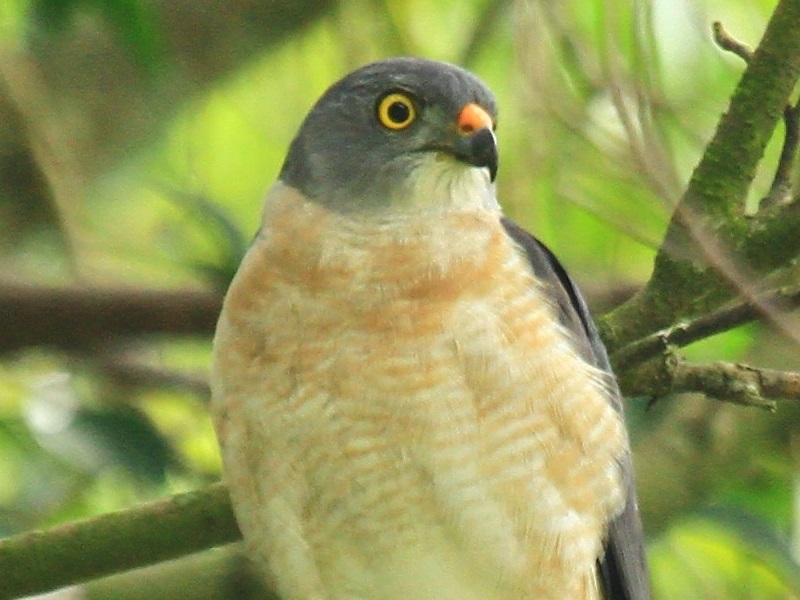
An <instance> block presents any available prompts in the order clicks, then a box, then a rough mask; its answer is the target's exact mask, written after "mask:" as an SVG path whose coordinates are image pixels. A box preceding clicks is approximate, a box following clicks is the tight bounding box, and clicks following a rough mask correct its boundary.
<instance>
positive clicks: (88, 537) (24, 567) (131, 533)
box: [0, 483, 240, 600]
mask: <svg viewBox="0 0 800 600" xmlns="http://www.w3.org/2000/svg"><path fill="white" fill-rule="evenodd" d="M239 537H240V534H239V530H238V528H237V526H236V521H235V520H234V518H233V513H232V511H231V505H230V499H229V498H228V490H227V488H225V486H223V485H222V484H219V483H218V484H214V485H211V486H209V487H207V488H204V489H201V490H198V491H194V492H190V493H185V494H178V495H175V496H172V497H170V498H166V499H164V500H159V501H156V502H151V503H148V504H142V505H139V506H135V507H133V508H129V509H126V510H120V511H116V512H111V513H108V514H104V515H100V516H98V517H92V518H89V519H85V520H82V521H75V522H72V523H66V524H64V525H59V526H57V527H53V528H50V529H44V530H40V531H30V532H26V533H22V534H19V535H16V536H13V537H8V538H5V539H0V573H2V577H0V599H2V600H6V599H10V598H19V597H21V596H27V595H30V594H37V593H41V592H45V591H49V590H53V589H57V588H60V587H64V586H67V585H73V584H76V583H80V582H83V581H87V580H89V579H95V578H97V577H103V576H105V575H110V574H112V573H118V572H121V571H127V570H130V569H135V568H138V567H144V566H148V565H152V564H155V563H158V562H162V561H165V560H169V559H172V558H177V557H179V556H184V555H186V554H191V553H193V552H198V551H200V550H205V549H208V548H212V547H214V546H219V545H222V544H227V543H230V542H234V541H236V540H238V539H239Z"/></svg>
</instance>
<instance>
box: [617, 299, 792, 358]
mask: <svg viewBox="0 0 800 600" xmlns="http://www.w3.org/2000/svg"><path fill="white" fill-rule="evenodd" d="M798 306H800V286H795V287H792V288H788V289H780V290H773V291H771V292H768V293H766V294H762V295H760V296H757V297H755V298H753V299H752V300H749V301H747V302H742V303H739V304H736V305H733V306H727V307H724V308H722V309H720V310H718V311H715V312H713V313H711V314H708V315H703V316H702V317H699V318H697V319H693V320H691V321H687V322H684V323H678V324H675V325H673V326H672V327H669V328H666V329H662V330H661V331H657V332H656V333H653V334H651V335H648V336H647V337H644V338H642V339H640V340H637V341H635V342H633V343H631V344H628V345H627V346H624V347H622V348H620V349H619V350H617V351H616V352H614V353H613V354H612V355H611V362H612V364H613V365H615V366H616V367H617V368H618V369H630V368H632V367H633V366H635V365H637V364H639V363H642V362H644V361H646V360H648V359H650V358H653V357H655V356H658V355H659V354H661V353H662V352H664V351H665V349H667V348H668V347H673V346H677V347H683V346H688V345H689V344H691V343H692V342H696V341H698V340H702V339H705V338H708V337H711V336H712V335H716V334H718V333H723V332H725V331H729V330H731V329H734V328H735V327H739V326H741V325H744V324H746V323H750V322H752V321H755V320H758V319H760V318H763V317H765V316H766V317H769V318H770V319H771V320H772V319H773V318H774V313H775V312H776V311H787V310H790V309H792V308H796V307H798ZM765 309H768V310H765Z"/></svg>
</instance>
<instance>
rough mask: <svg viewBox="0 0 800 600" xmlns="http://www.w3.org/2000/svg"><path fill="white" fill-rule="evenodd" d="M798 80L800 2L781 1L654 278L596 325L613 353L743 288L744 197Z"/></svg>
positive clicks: (695, 178) (658, 259) (668, 236)
mask: <svg viewBox="0 0 800 600" xmlns="http://www.w3.org/2000/svg"><path fill="white" fill-rule="evenodd" d="M798 77H800V0H781V1H780V2H779V4H778V6H777V8H776V9H775V12H774V13H773V15H772V18H771V19H770V22H769V24H768V26H767V29H766V32H765V34H764V38H763V39H762V41H761V43H760V44H759V46H758V48H757V49H756V50H755V51H754V52H753V55H752V57H751V59H750V60H749V61H748V64H747V68H746V70H745V72H744V74H743V76H742V78H741V80H740V82H739V85H738V86H737V88H736V91H735V93H734V95H733V97H732V99H731V103H730V107H729V109H728V110H727V111H726V112H725V113H724V114H723V116H722V118H721V120H720V122H719V125H718V127H717V131H716V133H715V134H714V137H713V138H712V140H711V141H710V143H709V144H708V146H707V148H706V151H705V153H704V154H703V157H702V159H701V160H700V162H699V164H698V165H697V167H696V169H695V171H694V173H693V175H692V177H691V180H690V182H689V185H688V187H687V189H686V192H685V193H684V195H683V197H682V199H681V201H680V203H679V205H678V207H677V208H676V211H675V214H674V215H673V218H672V221H671V223H670V225H669V228H668V230H667V234H666V237H665V239H664V244H663V245H662V248H661V250H660V251H659V253H658V255H657V256H656V260H655V268H654V270H653V276H652V277H651V279H650V281H649V282H648V284H647V285H646V286H645V288H643V290H642V291H641V292H640V293H638V294H637V295H636V296H634V298H632V299H631V300H630V301H628V302H626V303H625V304H623V305H622V306H620V307H619V308H617V309H616V310H614V311H613V312H612V313H610V314H608V315H606V316H605V317H604V318H603V319H601V320H600V322H599V324H598V325H599V327H600V329H601V332H602V334H603V337H604V339H605V340H606V342H607V344H608V346H609V348H610V350H611V351H612V352H613V351H614V350H616V349H618V348H620V347H622V346H623V345H626V344H628V343H630V342H631V341H633V340H636V339H640V338H643V337H645V336H647V335H648V334H650V333H652V332H653V331H656V330H658V329H662V328H664V327H668V326H669V325H670V324H672V323H675V322H677V321H679V320H681V319H684V318H686V317H690V316H692V315H697V314H701V313H703V312H707V311H709V310H714V309H716V308H717V307H718V306H720V305H721V304H723V303H724V302H726V301H727V300H729V299H730V298H732V297H733V296H734V295H735V294H737V293H739V292H740V291H741V290H742V286H741V285H739V284H740V283H741V281H739V280H741V279H742V278H743V277H742V276H740V275H739V269H740V267H739V265H737V264H736V262H734V261H736V260H739V259H741V260H740V261H739V262H740V264H741V265H742V266H743V265H746V264H747V262H746V261H745V260H744V259H743V258H742V254H741V250H742V249H743V248H742V246H743V245H745V241H746V239H747V234H748V230H749V223H748V220H747V219H746V218H744V217H743V206H744V199H745V198H746V195H747V192H748V190H749V188H750V185H751V183H752V180H753V177H754V175H755V172H756V167H757V165H758V162H759V161H760V160H761V157H762V156H763V153H764V149H765V147H766V145H767V142H768V141H769V138H770V137H771V135H772V132H773V131H774V129H775V126H776V124H777V121H778V119H779V118H780V117H781V115H782V114H783V110H784V108H785V106H786V105H787V104H788V103H789V102H788V101H789V98H790V95H791V93H792V90H793V89H794V87H795V85H796V83H797V80H798ZM748 266H749V267H752V268H758V269H761V267H760V266H759V265H752V264H750V265H748ZM720 273H723V274H724V276H721V274H720ZM745 281H746V280H745Z"/></svg>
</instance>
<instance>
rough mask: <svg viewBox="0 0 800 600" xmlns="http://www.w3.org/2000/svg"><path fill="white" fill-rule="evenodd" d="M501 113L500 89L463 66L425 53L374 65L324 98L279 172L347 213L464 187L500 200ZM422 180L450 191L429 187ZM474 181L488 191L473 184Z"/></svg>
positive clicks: (439, 197)
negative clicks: (496, 92) (496, 184)
mask: <svg viewBox="0 0 800 600" xmlns="http://www.w3.org/2000/svg"><path fill="white" fill-rule="evenodd" d="M496 120H497V110H496V106H495V101H494V98H493V96H492V93H491V92H490V91H489V89H488V88H487V87H486V85H485V84H484V83H483V82H482V81H481V80H480V79H478V78H477V77H476V76H474V75H473V74H471V73H469V72H468V71H465V70H464V69H461V68H459V67H456V66H454V65H450V64H447V63H442V62H436V61H432V60H424V59H419V58H392V59H389V60H384V61H380V62H376V63H372V64H370V65H367V66H365V67H362V68H361V69H358V70H357V71H354V72H353V73H350V74H349V75H347V76H346V77H344V78H343V79H341V80H340V81H338V82H337V83H335V84H334V85H333V86H331V87H330V88H329V89H328V90H327V91H326V92H325V93H324V94H323V96H322V97H321V98H320V99H319V100H318V101H317V103H316V104H315V105H314V107H313V108H312V109H311V111H310V112H309V114H308V116H307V117H306V119H305V121H304V122H303V124H302V126H301V127H300V131H299V132H298V133H297V136H296V137H295V139H294V141H292V144H291V146H290V148H289V154H288V156H287V158H286V162H285V163H284V165H283V169H282V170H281V174H280V180H281V181H282V182H283V183H285V184H287V185H290V186H292V187H295V188H297V189H299V190H300V191H301V192H303V193H304V194H305V195H306V196H307V197H308V198H310V199H312V200H314V201H316V202H320V203H322V204H325V205H326V206H328V207H330V208H332V209H334V210H337V211H342V212H349V211H353V210H359V209H367V210H372V209H379V210H380V209H384V208H389V207H392V206H394V205H397V204H403V203H407V201H408V199H409V198H411V200H410V202H411V203H412V204H416V205H420V204H422V203H434V202H439V203H443V202H448V203H454V202H457V201H458V199H457V198H451V196H454V195H456V194H463V193H464V189H465V188H466V189H467V190H469V193H474V194H479V193H482V194H484V195H485V196H487V197H490V198H491V200H487V201H491V202H494V200H493V198H494V194H493V185H492V182H493V181H494V176H495V173H496V171H497V146H496V141H495V137H494V133H493V129H494V127H495V123H496ZM420 181H426V182H427V183H426V185H427V186H428V187H430V186H435V187H436V188H437V189H440V191H443V194H438V193H437V194H431V193H430V189H428V190H426V189H425V187H424V186H420V185H419V182H420ZM456 183H462V184H463V183H466V184H467V185H466V186H464V185H456ZM476 186H479V187H481V191H480V192H478V191H472V189H473V188H475V187H476ZM459 190H460V191H459ZM415 195H416V197H415ZM424 195H427V196H430V198H429V199H427V200H426V199H425V198H423V196H424Z"/></svg>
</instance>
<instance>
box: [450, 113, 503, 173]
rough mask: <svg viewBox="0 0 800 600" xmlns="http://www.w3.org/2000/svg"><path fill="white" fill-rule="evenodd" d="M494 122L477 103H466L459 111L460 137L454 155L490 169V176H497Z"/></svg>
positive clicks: (458, 125)
mask: <svg viewBox="0 0 800 600" xmlns="http://www.w3.org/2000/svg"><path fill="white" fill-rule="evenodd" d="M493 127H494V122H493V121H492V117H491V116H490V115H489V113H488V112H486V110H485V109H483V108H482V107H480V106H478V105H477V104H475V103H471V104H467V105H465V106H464V107H463V108H462V109H461V111H460V112H459V113H458V120H457V128H458V139H457V140H456V143H455V148H454V155H455V157H456V158H457V159H459V160H461V161H464V162H466V163H468V164H471V165H475V166H476V167H486V168H488V169H489V177H490V178H491V180H492V181H494V179H495V177H496V176H497V162H498V156H497V138H496V137H495V135H494V131H493Z"/></svg>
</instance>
